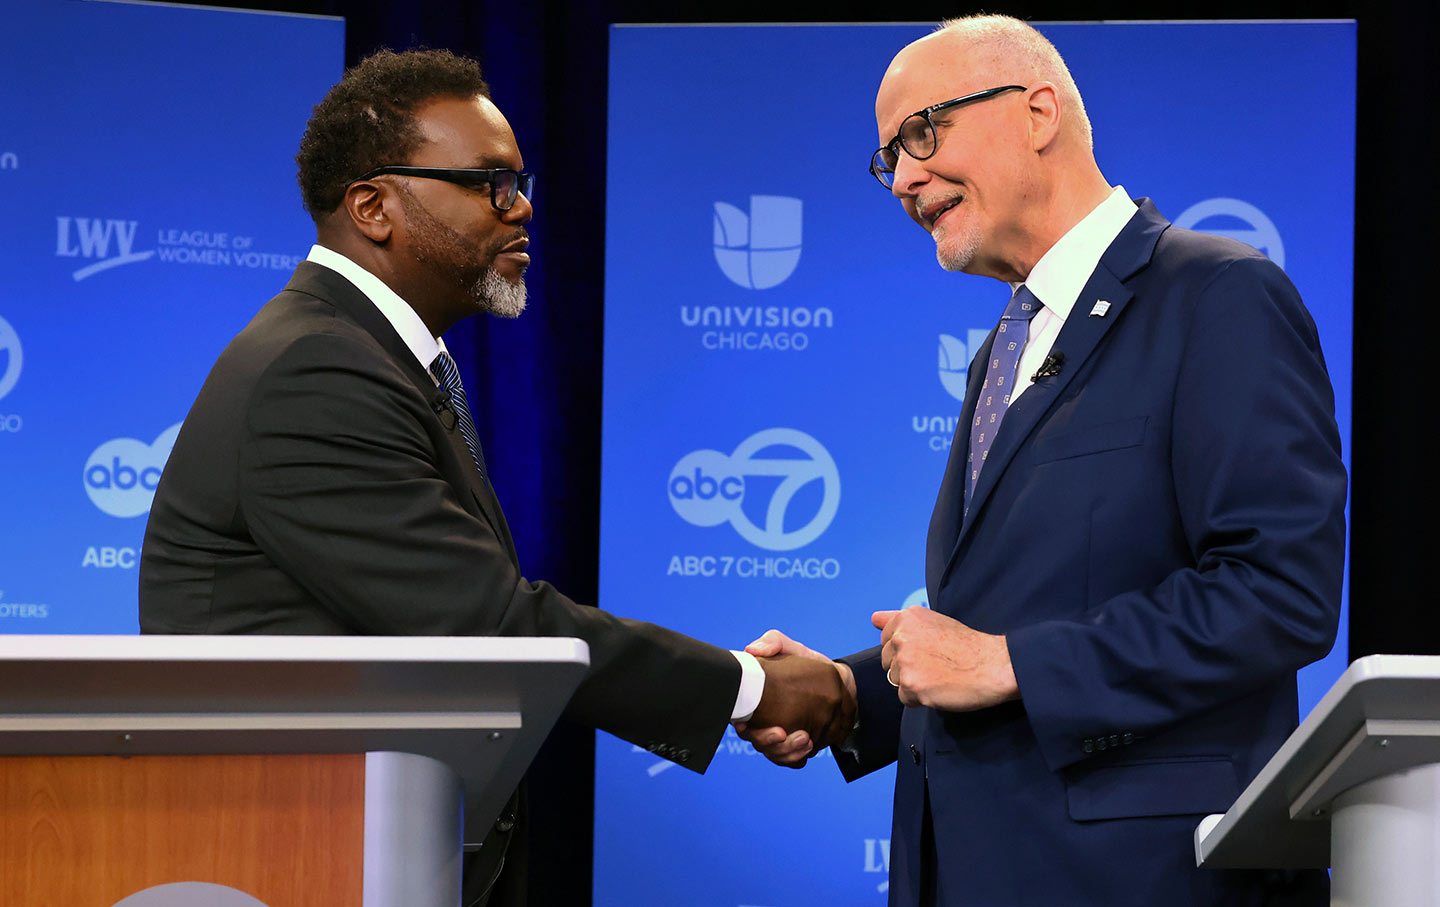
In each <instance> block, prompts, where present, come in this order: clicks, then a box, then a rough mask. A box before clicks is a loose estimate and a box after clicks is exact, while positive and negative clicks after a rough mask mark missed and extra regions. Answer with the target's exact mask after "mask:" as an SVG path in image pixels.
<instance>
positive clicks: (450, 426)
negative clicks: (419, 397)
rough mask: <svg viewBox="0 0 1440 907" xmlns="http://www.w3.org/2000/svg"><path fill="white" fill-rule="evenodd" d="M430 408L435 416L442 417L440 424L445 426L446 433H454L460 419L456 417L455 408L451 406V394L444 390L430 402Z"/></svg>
mask: <svg viewBox="0 0 1440 907" xmlns="http://www.w3.org/2000/svg"><path fill="white" fill-rule="evenodd" d="M430 408H431V409H433V410H434V411H435V415H437V416H439V417H440V424H441V425H443V426H445V430H446V431H454V430H455V425H456V423H457V422H458V421H459V417H458V416H456V415H455V407H453V406H451V405H450V392H449V391H447V390H442V391H440V392H439V393H437V394H436V395H435V397H434V399H432V400H431V401H430Z"/></svg>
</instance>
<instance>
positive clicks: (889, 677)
mask: <svg viewBox="0 0 1440 907" xmlns="http://www.w3.org/2000/svg"><path fill="white" fill-rule="evenodd" d="M893 670H895V669H894V668H890V669H888V670H887V671H886V672H885V679H886V680H888V681H890V685H891V686H892V687H894V688H895V689H897V690H898V689H900V684H898V683H896V682H895V678H894V677H891V676H890V671H893Z"/></svg>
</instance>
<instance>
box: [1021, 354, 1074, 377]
mask: <svg viewBox="0 0 1440 907" xmlns="http://www.w3.org/2000/svg"><path fill="white" fill-rule="evenodd" d="M1064 365H1065V354H1064V353H1051V354H1050V355H1048V356H1046V357H1045V361H1044V362H1042V363H1040V368H1038V369H1036V371H1035V374H1033V375H1031V376H1030V383H1031V384H1034V383H1035V382H1036V381H1039V380H1040V379H1041V378H1054V377H1055V376H1056V375H1058V374H1060V369H1061V368H1063V367H1064Z"/></svg>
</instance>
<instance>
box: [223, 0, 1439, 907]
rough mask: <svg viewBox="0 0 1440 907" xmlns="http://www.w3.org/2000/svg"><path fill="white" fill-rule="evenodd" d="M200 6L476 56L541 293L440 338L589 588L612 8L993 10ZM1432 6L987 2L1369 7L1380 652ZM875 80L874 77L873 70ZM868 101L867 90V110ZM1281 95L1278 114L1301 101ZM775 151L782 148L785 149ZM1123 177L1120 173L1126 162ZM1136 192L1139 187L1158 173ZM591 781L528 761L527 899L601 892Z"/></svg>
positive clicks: (1368, 638) (1422, 644)
mask: <svg viewBox="0 0 1440 907" xmlns="http://www.w3.org/2000/svg"><path fill="white" fill-rule="evenodd" d="M204 5H209V6H227V7H237V8H249V9H268V10H276V11H284V12H300V13H314V14H322V15H331V16H343V17H344V18H345V20H346V34H345V38H346V40H345V65H346V66H350V65H352V64H354V63H356V62H357V61H359V60H360V59H361V58H362V57H364V56H365V55H367V54H369V53H370V52H371V51H373V50H375V49H377V48H380V47H388V48H391V49H394V50H401V49H405V48H411V47H420V46H425V47H443V48H449V49H451V50H454V51H456V52H459V53H464V54H468V55H470V56H473V57H476V58H477V59H479V60H480V62H481V64H482V66H483V67H484V70H485V74H486V78H487V79H488V80H489V82H490V84H491V88H492V95H493V98H494V100H495V103H496V104H497V106H499V108H500V109H501V110H502V111H504V113H505V115H506V116H507V117H508V118H509V120H510V123H511V125H512V126H513V127H514V129H515V134H516V137H517V139H518V141H519V144H520V149H521V152H522V153H523V155H524V157H525V164H526V167H527V169H530V170H533V171H535V172H536V173H537V174H538V175H539V185H538V191H537V193H536V196H537V217H536V220H535V221H534V222H533V223H532V224H531V226H530V228H529V229H530V232H531V235H532V237H533V240H534V247H533V252H534V253H535V265H534V266H533V267H532V268H531V269H530V272H529V275H528V277H527V282H528V283H529V285H530V290H531V305H530V309H529V310H528V311H527V312H526V314H525V315H524V317H522V318H521V319H519V320H518V321H514V322H501V321H495V320H490V319H483V320H482V319H472V320H471V321H469V322H466V323H462V324H460V325H458V326H456V327H455V328H454V329H452V330H451V331H450V332H449V333H448V334H447V335H446V343H447V345H449V346H450V347H451V349H452V350H453V351H454V352H455V354H456V355H455V358H456V360H457V361H458V362H459V363H460V365H461V368H462V369H463V370H464V371H465V381H466V385H467V387H468V388H469V396H470V400H471V405H472V407H473V408H474V410H475V418H476V423H477V427H478V428H479V430H480V433H481V438H482V443H483V445H484V447H485V450H486V456H487V458H488V460H489V465H490V467H491V472H492V474H493V475H494V477H495V481H496V485H497V487H498V489H499V492H500V495H501V498H502V500H503V501H504V502H505V504H506V505H507V507H506V515H507V516H508V518H509V520H510V523H511V527H512V529H513V530H514V534H515V539H516V544H517V546H518V548H519V550H520V555H521V559H522V563H523V565H524V566H525V569H526V573H527V575H529V576H530V577H531V578H543V579H548V580H550V581H552V582H554V583H555V584H556V585H557V586H558V587H559V588H561V589H562V590H564V591H565V592H567V593H568V594H569V595H570V596H571V597H573V598H575V599H577V600H579V601H582V602H593V601H594V600H595V596H596V584H597V576H596V565H597V563H598V554H599V506H600V402H601V399H600V392H601V351H602V337H603V333H602V332H603V308H604V305H603V302H604V301H603V294H602V288H603V286H604V266H605V257H604V253H605V250H604V223H605V219H604V209H605V176H604V175H605V168H606V160H605V151H606V135H605V128H606V109H605V101H606V92H607V85H606V72H607V49H608V44H609V37H608V26H609V24H610V23H612V22H839V21H856V22H867V21H873V22H897V21H909V22H930V21H938V20H939V19H942V18H946V17H949V16H955V15H963V14H966V13H970V12H976V11H978V10H977V8H975V7H969V6H964V5H959V4H949V3H934V2H914V0H906V2H903V3H890V4H867V5H861V4H854V3H831V4H826V5H821V4H818V3H813V2H809V3H806V2H796V0H775V2H771V3H757V2H751V0H740V2H737V0H729V2H723V3H722V2H716V0H697V2H691V3H689V4H685V5H683V6H680V5H672V4H668V3H660V2H653V0H595V2H589V3H583V2H578V0H570V2H565V0H536V2H525V0H507V2H483V0H476V2H469V3H464V2H454V0H452V2H446V0H388V2H387V0H245V2H237V0H205V3H204ZM1435 9H1436V4H1435V3H1434V2H1433V0H1422V2H1415V3H1410V4H1406V3H1398V2H1386V0H1382V2H1365V3H1362V2H1359V0H1346V2H1322V3H1294V2H1290V3H1286V2H1266V0H1261V2H1253V3H1237V2H1233V0H1227V2H1211V3H1199V2H1194V0H1181V2H1175V3H1171V4H1167V5H1158V4H1142V3H1137V2H1105V0H1090V2H1084V3H1058V2H1053V0H1051V2H1039V0H1037V2H1031V3H1010V2H1001V3H997V4H995V5H992V6H988V7H986V8H985V11H986V12H1000V13H1007V14H1009V15H1013V16H1018V17H1020V18H1024V19H1029V20H1033V21H1081V20H1085V21H1094V20H1101V19H1112V20H1113V19H1316V18H1341V19H1356V20H1358V21H1359V74H1358V78H1359V103H1358V122H1357V124H1356V125H1357V130H1356V132H1357V136H1358V139H1357V148H1356V161H1355V164H1356V177H1355V187H1356V210H1355V345H1354V356H1355V363H1354V366H1355V367H1354V382H1355V384H1354V412H1353V437H1352V444H1353V448H1354V450H1353V452H1352V458H1351V462H1352V466H1353V471H1354V472H1353V475H1352V477H1351V483H1352V484H1351V526H1352V537H1351V558H1350V570H1351V572H1350V602H1351V608H1350V658H1351V659H1352V660H1353V659H1355V658H1359V657H1361V656H1363V655H1368V654H1371V653H1375V652H1392V653H1423V654H1437V653H1440V633H1437V628H1440V622H1437V620H1436V618H1435V616H1434V611H1435V607H1434V604H1433V600H1431V599H1430V598H1429V595H1428V594H1427V593H1426V592H1425V591H1424V590H1425V588H1426V587H1425V585H1424V580H1423V571H1424V569H1425V568H1424V558H1425V557H1426V556H1427V555H1431V552H1432V551H1433V547H1434V546H1433V541H1434V533H1433V532H1431V531H1430V530H1429V527H1428V520H1427V519H1426V518H1425V517H1424V512H1426V510H1427V509H1428V506H1429V505H1427V504H1425V503H1424V501H1427V500H1429V499H1430V495H1429V493H1424V494H1423V496H1422V490H1421V484H1422V483H1423V482H1424V481H1425V480H1424V478H1423V476H1424V473H1423V471H1422V466H1421V463H1422V454H1421V437H1420V436H1421V432H1422V431H1423V430H1424V428H1423V427H1424V425H1426V424H1428V423H1429V422H1430V419H1431V416H1429V415H1427V413H1432V412H1433V411H1432V410H1430V409H1429V407H1428V406H1426V405H1425V404H1423V403H1422V402H1421V395H1420V388H1421V386H1422V384H1423V381H1424V380H1426V379H1424V378H1423V377H1422V374H1423V373H1424V372H1426V371H1428V370H1429V365H1430V363H1429V361H1428V360H1429V358H1430V353H1429V350H1428V349H1426V346H1425V343H1424V340H1423V336H1424V335H1423V334H1422V333H1420V332H1421V330H1422V324H1423V323H1426V318H1425V315H1424V314H1423V313H1424V312H1425V308H1424V304H1425V303H1426V302H1433V297H1429V298H1427V297H1426V296H1423V295H1422V294H1421V291H1420V285H1421V278H1422V276H1424V274H1425V271H1426V270H1427V267H1426V265H1427V261H1428V259H1427V255H1428V254H1434V251H1433V248H1432V246H1433V243H1432V242H1431V240H1432V239H1433V237H1434V234H1435V231H1434V230H1433V229H1431V228H1430V227H1429V226H1428V225H1429V223H1430V219H1431V210H1430V203H1431V199H1432V197H1433V187H1434V180H1433V176H1432V173H1433V169H1432V168H1433V167H1434V165H1435V161H1436V157H1437V156H1436V148H1435V143H1434V140H1433V135H1434V131H1435V116H1434V112H1433V111H1434V106H1435V104H1434V100H1433V98H1432V90H1433V87H1434V84H1435V69H1434V67H1433V66H1432V65H1429V64H1427V59H1428V51H1429V46H1428V45H1429V42H1430V41H1431V40H1433V36H1434V35H1435V30H1434V26H1435V18H1436V16H1435ZM898 49H899V48H898V47H897V48H896V50H898ZM256 50H257V60H256V64H257V65H260V66H263V65H264V58H265V57H264V54H265V51H264V49H263V48H257V49H256ZM880 76H881V73H879V72H877V73H876V74H875V79H876V84H877V85H878V83H879V78H880ZM1080 87H1081V90H1082V91H1083V90H1084V86H1083V85H1082V86H1080ZM318 100H319V98H316V101H318ZM872 100H873V99H871V98H868V97H867V98H856V103H857V104H861V105H864V106H866V107H867V108H868V106H869V105H870V104H871V102H872ZM1271 102H1272V103H1273V104H1274V105H1275V107H1276V109H1277V111H1280V110H1283V108H1284V105H1285V103H1286V99H1285V97H1284V96H1283V95H1281V96H1276V97H1274V98H1272V99H1271ZM659 115H660V116H663V114H659ZM796 117H797V119H799V120H801V121H803V120H804V117H805V112H804V111H803V110H797V111H796ZM807 125H808V127H809V128H823V124H814V123H811V124H807ZM1111 128H1114V127H1113V124H1112V126H1111ZM296 140H297V144H298V140H299V136H296ZM635 140H636V141H643V137H642V136H637V137H635ZM861 150H862V152H863V151H864V150H865V149H861ZM769 153H773V154H784V153H785V151H784V149H783V147H776V148H774V149H770V150H769ZM862 156H863V153H862ZM1111 177H1112V179H1119V180H1123V179H1124V174H1112V175H1111ZM1135 188H1136V190H1137V191H1139V192H1141V193H1142V194H1143V193H1144V187H1143V186H1142V187H1135ZM1315 191H1325V187H1324V186H1317V187H1315ZM656 203H657V204H662V203H663V200H660V199H657V200H656ZM296 205H297V207H298V205H299V197H298V192H297V197H296ZM1431 282H1432V283H1433V280H1432V281H1431ZM258 304H259V301H258V300H257V305H258ZM1412 338H1413V339H1412ZM1417 340H1418V341H1419V342H1416V341H1417ZM1407 341H1408V342H1407ZM937 482H938V476H937ZM620 610H622V611H623V606H622V607H621V608H620ZM762 629H764V628H756V632H759V631H760V630H762ZM593 778H594V736H593V732H590V731H588V730H585V729H581V728H575V727H561V728H560V729H558V730H557V732H556V733H554V734H552V735H551V738H550V740H549V742H548V743H547V744H546V746H545V749H544V750H543V751H542V753H541V757H540V759H539V760H537V763H536V765H535V767H534V768H533V769H532V771H531V775H530V794H531V815H532V821H531V823H530V826H531V848H532V849H531V879H530V887H531V900H532V903H535V904H544V905H551V904H567V905H568V904H588V903H589V901H590V866H591V835H592V828H593V822H592V813H591V804H592V794H593V783H594V782H593ZM736 871H741V872H743V871H744V867H736Z"/></svg>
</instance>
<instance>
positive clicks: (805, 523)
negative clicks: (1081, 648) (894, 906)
mask: <svg viewBox="0 0 1440 907" xmlns="http://www.w3.org/2000/svg"><path fill="white" fill-rule="evenodd" d="M928 30H929V29H928V27H927V26H916V25H904V26H843V27H842V26H784V27H617V28H615V29H614V30H613V31H612V33H611V56H610V61H611V62H610V65H611V70H610V109H609V117H610V122H609V159H608V186H607V197H608V216H607V223H606V237H605V240H606V249H607V252H606V277H605V281H606V287H605V291H606V326H605V413H604V454H603V456H604V460H603V474H604V479H603V491H602V495H603V497H602V517H601V527H602V530H601V531H602V537H601V573H600V598H601V604H602V605H603V606H604V607H606V608H608V609H611V610H614V611H616V612H618V613H621V614H625V615H627V616H632V617H638V618H645V619H649V620H654V621H657V622H660V623H664V624H667V625H670V626H674V627H676V628H678V629H681V630H684V631H686V632H688V633H691V634H693V635H696V636H699V637H701V638H703V639H706V640H710V641H712V642H716V643H720V644H722V645H729V646H733V647H740V646H743V645H744V644H745V643H746V642H747V641H749V640H750V639H751V638H753V637H754V636H756V635H758V634H759V633H761V632H762V631H764V630H765V629H766V628H768V627H772V626H774V627H779V628H781V629H784V630H786V631H787V632H789V633H791V634H792V635H793V636H795V637H796V638H798V639H800V640H802V641H804V642H806V643H808V644H810V645H811V646H812V647H815V648H818V649H820V650H821V651H824V652H827V653H830V654H832V655H836V654H842V653H845V652H851V651H855V650H858V649H861V648H864V647H867V646H870V645H873V644H875V643H876V641H877V639H878V633H877V632H876V631H875V630H874V629H873V628H871V626H870V623H869V615H870V612H871V611H873V610H876V609H880V608H896V607H900V606H903V605H908V604H916V603H921V602H923V601H924V599H925V590H924V588H923V585H924V576H923V573H924V542H925V530H926V526H927V523H928V521H929V518H930V510H931V507H932V505H933V503H934V500H935V494H936V490H937V488H938V487H939V482H940V477H941V474H942V472H943V470H944V466H945V458H946V455H947V453H948V447H949V445H950V443H951V442H950V439H951V435H952V434H953V432H954V429H955V421H956V416H957V413H958V412H959V409H960V405H961V397H962V395H963V392H964V387H965V371H966V368H967V366H968V364H969V362H970V358H971V355H972V353H973V351H974V350H975V348H976V345H977V344H978V343H980V342H981V341H982V340H983V339H984V337H985V336H986V334H987V333H988V332H989V330H990V328H991V326H992V325H994V323H995V322H996V320H997V319H998V318H999V315H1000V312H1001V310H1002V309H1003V308H1004V305H1005V302H1006V301H1007V299H1008V296H1009V293H1008V288H1006V287H1005V286H1003V285H1002V284H1000V283H998V282H996V281H993V280H986V279H983V278H974V277H967V276H962V275H956V274H946V273H944V272H942V271H941V270H940V268H939V267H938V266H937V265H936V263H935V258H934V244H933V243H932V242H931V240H930V238H929V237H928V236H927V235H925V233H924V232H923V231H922V230H921V229H920V228H919V227H917V226H915V225H914V224H913V223H911V222H910V221H909V219H908V218H906V217H905V215H904V214H903V213H902V211H901V210H900V206H899V204H898V203H897V202H896V200H895V199H894V198H892V197H891V196H890V195H889V194H888V193H886V192H885V191H884V190H883V189H881V188H880V186H879V185H878V184H876V182H875V181H874V179H872V178H871V177H870V175H869V174H868V173H867V172H866V165H867V163H868V160H869V156H870V153H871V152H872V151H873V150H874V148H875V146H876V145H877V144H878V143H877V140H876V133H875V122H874V116H873V110H874V94H875V89H876V87H877V85H878V84H879V81H880V77H881V75H882V74H883V73H884V71H885V67H886V66H887V64H888V63H889V61H890V58H891V57H892V56H893V55H894V54H895V52H896V51H897V50H899V49H900V47H902V46H903V45H905V44H906V43H908V42H909V41H911V40H913V39H915V38H917V37H920V36H921V35H923V34H925V33H926V32H927V31H928ZM1042 31H1044V32H1045V33H1046V34H1047V35H1048V36H1049V37H1050V38H1051V39H1052V40H1053V41H1054V42H1055V44H1056V45H1057V46H1058V47H1059V49H1060V51H1061V53H1062V54H1063V55H1064V56H1065V58H1066V60H1067V62H1068V63H1069V65H1070V67H1071V71H1072V72H1073V73H1074V75H1075V78H1076V81H1077V82H1078V83H1079V85H1080V89H1081V91H1082V93H1083V94H1084V96H1085V100H1086V106H1087V108H1088V109H1089V111H1090V115H1091V117H1092V120H1093V122H1094V126H1095V150H1096V156H1097V159H1098V160H1099V163H1100V166H1101V169H1102V170H1103V171H1104V173H1105V175H1106V176H1107V177H1108V178H1109V179H1110V181H1111V182H1112V183H1116V184H1122V185H1124V186H1125V188H1126V189H1127V190H1128V191H1129V192H1130V194H1131V195H1132V196H1142V195H1143V196H1149V197H1151V198H1153V199H1154V201H1155V204H1156V205H1157V207H1158V208H1159V209H1160V211H1161V212H1162V213H1163V214H1165V215H1166V216H1167V217H1169V218H1170V220H1171V221H1173V222H1174V223H1176V224H1179V225H1181V226H1185V227H1193V228H1195V229H1198V230H1206V231H1211V232H1216V233H1225V234H1227V235H1230V236H1234V237H1236V238H1239V239H1241V240H1244V241H1245V242H1248V243H1251V244H1252V245H1254V246H1256V247H1257V248H1259V249H1260V250H1261V251H1263V252H1265V254H1267V255H1269V256H1270V258H1272V259H1273V260H1274V261H1275V262H1276V263H1278V264H1280V265H1281V266H1282V267H1283V268H1285V270H1286V271H1287V272H1288V273H1289V275H1290V277H1291V279H1292V280H1294V282H1295V283H1296V284H1297V285H1298V286H1299V288H1300V291H1301V293H1302V294H1303V296H1304V298H1305V300H1306V302H1307V304H1308V305H1309V307H1310V310H1311V311H1312V312H1313V313H1314V315H1315V318H1316V320H1317V322H1318V323H1319V326H1320V332H1321V336H1322V339H1323V343H1324V346H1325V354H1326V359H1327V361H1328V363H1329V366H1330V373H1331V377H1332V378H1333V380H1334V384H1335V391H1336V397H1337V410H1338V412H1337V416H1338V418H1339V422H1340V429H1341V433H1342V437H1343V438H1344V443H1345V448H1346V452H1347V456H1348V449H1349V429H1350V360H1351V355H1350V346H1351V343H1350V336H1351V286H1352V260H1351V259H1352V254H1351V241H1352V234H1353V204H1354V147H1355V27H1354V25H1353V23H1293V24H1278V23H1277V24H1104V25H1102V24H1084V25H1079V24H1077V25H1053V26H1044V27H1042ZM936 100H944V99H943V98H937V99H936ZM1343 627H1344V625H1343V623H1342V631H1341V638H1340V640H1339V641H1338V642H1337V643H1336V646H1335V649H1334V651H1333V652H1332V653H1331V655H1330V657H1329V658H1327V659H1325V660H1324V661H1323V662H1321V663H1319V664H1317V665H1315V666H1312V667H1311V668H1309V669H1307V670H1306V671H1305V672H1303V674H1302V677H1301V701H1302V709H1303V710H1308V709H1309V708H1310V707H1311V706H1312V705H1313V704H1314V703H1315V701H1316V700H1317V699H1318V697H1319V695H1320V693H1321V692H1323V690H1324V689H1325V688H1326V687H1328V686H1329V684H1330V683H1332V682H1333V681H1334V679H1335V678H1336V677H1338V675H1339V674H1340V672H1341V670H1342V669H1343V667H1344V664H1345V652H1346V640H1345V635H1344V629H1343ZM597 762H598V765H597V783H596V789H597V795H596V796H597V802H596V819H595V837H596V842H595V847H596V854H595V903H596V904H597V905H631V904H687V905H717V907H719V905H724V907H735V905H780V904H809V905H821V904H823V905H837V904H856V905H865V904H881V903H884V900H885V891H886V887H887V886H886V870H887V866H888V860H889V840H888V838H889V832H890V797H891V785H892V782H893V777H894V775H893V770H892V771H886V772H880V773H877V774H876V775H873V776H871V777H868V778H865V779H863V780H861V781H859V782H857V783H855V784H852V785H846V784H845V783H844V782H843V781H842V780H841V778H840V775H839V773H838V772H837V771H836V770H835V767H834V765H833V760H832V759H830V758H828V754H824V755H822V757H821V758H820V759H817V760H815V761H812V763H811V765H810V767H808V768H806V769H805V770H803V771H800V772H792V771H786V770H782V769H777V768H774V767H772V766H770V765H769V764H768V763H767V762H766V761H765V760H764V759H763V757H761V756H758V755H757V754H756V753H755V752H754V750H753V749H752V748H751V747H750V746H749V745H748V744H745V743H744V742H743V741H741V740H739V739H738V738H737V737H735V736H734V733H733V731H731V732H729V733H727V735H726V738H725V740H724V742H723V743H722V745H721V752H720V753H719V755H718V756H717V758H716V760H715V762H714V764H713V765H712V767H711V769H710V771H709V773H708V774H707V775H706V776H704V777H700V776H697V775H694V774H692V773H691V772H688V771H685V770H684V769H679V768H675V767H673V766H671V765H670V763H668V762H665V761H663V760H660V759H659V758H658V757H655V756H652V755H651V754H649V753H646V752H643V751H638V750H637V748H635V747H632V746H631V745H629V744H627V743H623V742H621V741H618V740H616V739H614V738H612V737H609V736H607V735H601V737H600V741H599V746H598V754H597Z"/></svg>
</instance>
